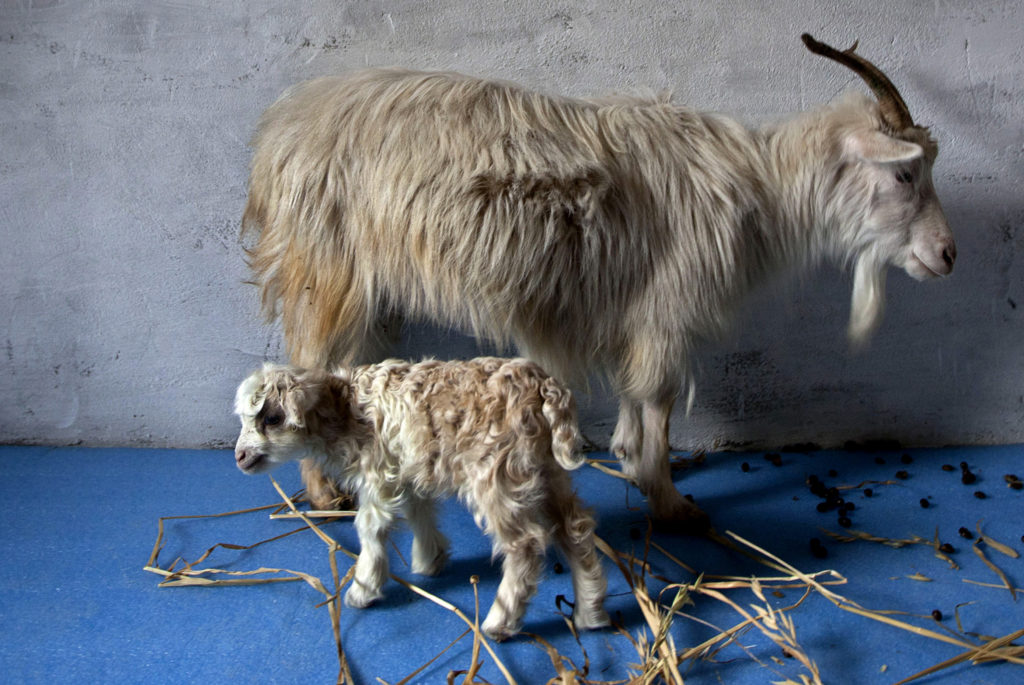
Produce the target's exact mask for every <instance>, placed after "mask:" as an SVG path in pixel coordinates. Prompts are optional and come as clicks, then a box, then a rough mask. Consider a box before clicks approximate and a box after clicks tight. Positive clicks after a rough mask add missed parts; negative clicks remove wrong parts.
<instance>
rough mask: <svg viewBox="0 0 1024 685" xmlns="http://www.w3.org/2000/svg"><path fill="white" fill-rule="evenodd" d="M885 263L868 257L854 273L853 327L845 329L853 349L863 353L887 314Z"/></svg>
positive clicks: (851, 310)
mask: <svg viewBox="0 0 1024 685" xmlns="http://www.w3.org/2000/svg"><path fill="white" fill-rule="evenodd" d="M885 275H886V265H885V262H883V261H880V260H878V259H877V258H875V256H874V255H871V254H868V253H865V254H862V255H860V256H859V257H858V258H857V264H856V266H855V267H854V271H853V297H852V300H851V303H850V323H849V326H848V327H847V329H846V334H847V337H848V338H849V340H850V346H851V348H853V349H854V350H861V349H864V348H865V347H866V346H867V344H868V341H870V339H871V335H872V334H873V333H874V332H875V329H876V328H878V324H879V323H881V321H882V314H883V313H884V311H885Z"/></svg>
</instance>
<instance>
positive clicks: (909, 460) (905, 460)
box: [900, 454, 914, 464]
mask: <svg viewBox="0 0 1024 685" xmlns="http://www.w3.org/2000/svg"><path fill="white" fill-rule="evenodd" d="M913 461H914V458H913V457H911V456H910V455H909V454H904V455H903V456H901V457H900V463H901V464H910V463H913Z"/></svg>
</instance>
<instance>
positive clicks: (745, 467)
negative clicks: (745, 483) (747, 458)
mask: <svg viewBox="0 0 1024 685" xmlns="http://www.w3.org/2000/svg"><path fill="white" fill-rule="evenodd" d="M740 471H742V472H743V473H747V472H748V471H750V464H748V463H747V462H743V463H742V464H740Z"/></svg>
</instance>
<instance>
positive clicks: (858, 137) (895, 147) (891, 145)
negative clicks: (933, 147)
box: [845, 131, 924, 164]
mask: <svg viewBox="0 0 1024 685" xmlns="http://www.w3.org/2000/svg"><path fill="white" fill-rule="evenodd" d="M845 143H846V151H847V153H848V154H850V155H852V156H854V157H857V158H859V159H862V160H865V161H868V162H875V163H876V164H896V163H905V162H910V161H913V160H915V159H918V158H920V157H922V156H923V155H924V148H922V147H921V146H920V145H918V144H917V143H911V142H909V141H906V140H900V139H899V138H893V137H892V136H887V135H886V134H884V133H882V132H881V131H857V132H855V133H851V134H849V135H848V136H847V137H846V141H845Z"/></svg>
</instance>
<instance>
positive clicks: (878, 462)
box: [875, 457, 885, 466]
mask: <svg viewBox="0 0 1024 685" xmlns="http://www.w3.org/2000/svg"><path fill="white" fill-rule="evenodd" d="M875 463H876V464H878V465H879V466H881V465H882V464H884V463H885V459H882V458H881V457H875Z"/></svg>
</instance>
